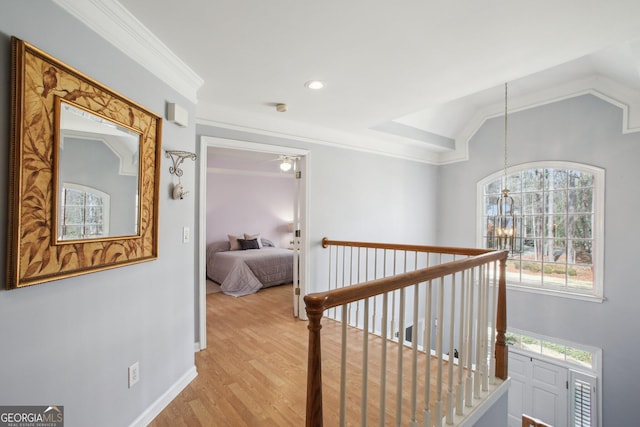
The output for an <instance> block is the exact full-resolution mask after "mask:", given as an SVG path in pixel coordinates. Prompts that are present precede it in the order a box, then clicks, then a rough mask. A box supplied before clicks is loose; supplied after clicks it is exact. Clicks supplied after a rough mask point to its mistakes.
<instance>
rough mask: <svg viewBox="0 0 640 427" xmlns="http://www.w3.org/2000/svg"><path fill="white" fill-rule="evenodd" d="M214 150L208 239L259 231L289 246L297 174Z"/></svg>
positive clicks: (209, 183) (210, 162)
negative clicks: (267, 167)
mask: <svg viewBox="0 0 640 427" xmlns="http://www.w3.org/2000/svg"><path fill="white" fill-rule="evenodd" d="M209 151H210V152H211V153H210V155H209V160H208V163H207V210H206V212H207V220H206V221H207V230H206V233H207V242H217V241H222V240H227V235H228V234H232V235H235V236H242V235H243V234H244V233H248V234H257V233H260V236H261V237H263V238H266V239H269V240H271V241H272V242H273V243H274V244H275V245H276V246H277V247H280V248H286V247H289V242H290V241H291V238H292V233H291V232H289V228H288V224H289V223H290V222H291V221H292V220H293V198H294V191H295V181H294V178H293V174H291V173H289V174H284V173H281V172H278V170H279V169H278V163H277V162H270V163H268V164H267V165H268V166H270V168H269V169H271V170H268V169H266V168H264V167H262V168H260V169H258V168H257V165H256V164H255V162H246V161H245V162H242V161H240V162H238V160H237V159H231V158H228V157H225V156H224V155H216V152H215V150H212V149H209Z"/></svg>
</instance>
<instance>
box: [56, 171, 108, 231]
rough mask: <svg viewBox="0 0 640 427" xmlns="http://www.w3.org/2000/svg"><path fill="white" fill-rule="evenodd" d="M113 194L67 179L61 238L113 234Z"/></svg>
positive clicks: (64, 188)
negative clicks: (111, 207)
mask: <svg viewBox="0 0 640 427" xmlns="http://www.w3.org/2000/svg"><path fill="white" fill-rule="evenodd" d="M109 208H110V196H109V195H108V194H107V193H104V192H102V191H100V190H97V189H95V188H92V187H87V186H84V185H77V184H70V183H64V184H63V185H62V194H61V197H60V212H61V214H60V216H59V218H60V224H59V225H60V226H59V227H58V230H59V233H60V235H59V236H58V239H59V240H75V239H87V238H100V237H104V236H107V235H108V234H109Z"/></svg>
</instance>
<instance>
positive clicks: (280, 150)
mask: <svg viewBox="0 0 640 427" xmlns="http://www.w3.org/2000/svg"><path fill="white" fill-rule="evenodd" d="M210 149H220V150H230V151H231V152H233V153H234V155H238V156H243V155H246V156H247V157H250V156H259V155H261V154H263V155H270V156H271V158H272V159H277V158H278V156H286V157H287V158H290V159H292V160H293V161H292V166H293V168H294V176H295V177H296V182H295V186H294V187H295V190H294V194H293V195H292V199H293V202H292V203H293V206H292V208H293V209H292V212H293V218H292V223H291V224H289V226H290V227H291V229H292V232H293V237H292V241H291V246H290V248H291V249H292V250H293V251H294V278H293V287H292V288H293V295H292V312H293V315H294V317H299V318H301V319H303V320H306V313H305V312H304V308H303V307H304V306H303V302H302V298H303V297H304V295H305V294H306V284H307V282H308V277H307V276H308V271H309V270H308V260H307V257H306V254H307V253H308V240H307V236H308V232H307V230H308V223H307V209H308V199H309V197H308V194H309V193H308V185H307V182H308V181H307V179H306V177H307V174H308V162H307V157H308V151H307V150H302V149H298V148H291V147H283V146H276V145H267V144H258V143H252V142H246V141H240V140H231V139H225V138H217V137H210V136H201V137H200V151H199V156H200V158H199V174H200V182H199V220H198V226H199V232H198V246H197V247H198V265H199V267H198V277H199V280H198V281H199V283H198V286H197V290H196V299H197V301H196V302H197V304H196V306H197V310H196V316H197V318H196V329H197V330H196V334H195V335H196V343H195V349H196V351H199V350H204V349H205V348H206V347H207V342H206V336H207V332H206V311H207V310H206V296H207V290H206V287H207V283H206V282H207V277H206V246H207V232H206V230H207V224H206V222H207V172H208V164H207V157H208V153H209V151H210Z"/></svg>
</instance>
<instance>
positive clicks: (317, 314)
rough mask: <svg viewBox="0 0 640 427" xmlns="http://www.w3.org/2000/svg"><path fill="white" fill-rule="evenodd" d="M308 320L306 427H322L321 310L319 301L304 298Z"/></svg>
mask: <svg viewBox="0 0 640 427" xmlns="http://www.w3.org/2000/svg"><path fill="white" fill-rule="evenodd" d="M304 302H305V304H306V311H307V317H308V319H309V325H308V326H307V328H308V329H309V350H308V358H309V359H308V363H307V409H306V410H307V412H306V426H307V427H322V355H321V352H320V329H321V328H322V324H321V320H322V313H323V310H322V308H321V301H318V300H313V299H307V297H305V298H304Z"/></svg>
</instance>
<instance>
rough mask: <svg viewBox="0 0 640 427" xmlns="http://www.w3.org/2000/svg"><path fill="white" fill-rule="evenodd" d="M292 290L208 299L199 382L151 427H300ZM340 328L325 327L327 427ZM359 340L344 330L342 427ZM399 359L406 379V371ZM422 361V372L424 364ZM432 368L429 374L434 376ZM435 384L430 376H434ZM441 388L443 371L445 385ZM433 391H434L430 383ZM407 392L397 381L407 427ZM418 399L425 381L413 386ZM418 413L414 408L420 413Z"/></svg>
mask: <svg viewBox="0 0 640 427" xmlns="http://www.w3.org/2000/svg"><path fill="white" fill-rule="evenodd" d="M291 294H292V289H291V286H290V285H283V286H277V287H272V288H267V289H263V290H261V291H260V292H258V293H256V294H253V295H247V296H244V297H241V298H234V297H230V296H227V295H224V294H222V293H213V294H209V295H207V342H208V343H209V347H208V348H207V349H206V350H204V351H201V352H198V353H196V355H195V360H196V368H197V370H198V376H197V377H196V378H195V379H194V380H193V381H192V382H191V384H189V385H188V386H187V387H186V388H185V389H184V390H183V391H182V392H181V393H180V394H179V395H178V396H177V397H176V398H175V399H174V400H173V401H172V402H171V403H170V404H169V405H168V406H167V408H165V410H164V411H162V412H161V413H160V414H159V415H158V416H157V417H156V419H155V420H153V422H152V423H151V424H150V426H152V427H165V426H171V427H175V426H188V427H199V426H203V427H211V426H216V427H217V426H233V427H240V426H249V427H253V426H260V427H262V426H278V427H282V426H295V427H299V426H303V425H304V423H305V400H306V379H307V373H306V370H307V345H308V330H307V322H305V321H300V320H297V319H294V318H293V315H292V307H291ZM340 329H341V328H340V325H339V324H338V323H336V322H333V321H331V320H329V319H324V320H323V329H322V340H323V350H322V351H323V357H322V358H323V381H324V387H323V402H324V407H325V410H324V420H325V425H327V426H333V425H338V424H339V422H338V421H339V402H338V399H339V395H340V388H339V372H340V368H339V357H340ZM362 340H363V333H362V332H361V331H357V330H354V329H351V328H349V335H348V354H349V358H348V361H347V363H348V367H347V373H348V380H347V384H348V387H347V393H348V394H347V396H348V397H347V399H348V403H347V407H348V410H349V414H348V420H347V424H348V425H360V406H361V399H362V397H361V393H360V385H361V383H362V379H361V376H362ZM382 343H383V341H382V340H381V339H380V338H377V337H375V338H370V339H369V344H370V354H371V358H370V361H369V380H368V386H369V394H368V399H367V407H368V409H369V414H368V415H367V419H368V421H369V423H370V424H371V425H378V419H379V397H380V396H379V395H380V387H381V384H380V372H381V369H382V367H381V363H380V357H379V355H380V353H381V348H382ZM409 353H410V352H409V351H403V354H402V357H403V360H404V369H403V370H404V371H405V372H408V371H407V370H408V369H410V366H411V363H410V359H409ZM387 355H388V361H387V364H386V367H385V372H387V383H386V391H387V393H386V399H385V405H386V410H385V419H386V420H387V421H386V422H387V423H391V420H392V418H393V417H395V414H396V411H397V410H396V397H395V395H396V383H397V378H396V375H395V374H394V372H395V371H396V366H397V359H398V350H397V344H395V343H388V347H387ZM427 363H428V362H427V358H426V356H424V357H422V358H421V362H420V366H422V367H423V370H424V367H425V366H426V364H427ZM434 369H435V365H433V366H431V370H432V372H434ZM433 376H434V377H435V375H433ZM444 381H446V369H445V378H444ZM431 387H432V389H434V387H435V384H434V381H432V384H431ZM410 390H411V384H410V382H409V375H408V374H406V373H405V376H404V378H403V380H402V399H403V408H402V418H403V424H406V423H408V421H409V420H410V417H411V414H410V413H409V408H410V406H411V405H410V404H409V397H410V396H409V394H410ZM418 390H419V394H420V396H423V395H424V392H423V390H424V379H423V378H422V379H421V380H420V382H419V384H418ZM432 393H435V391H432ZM423 406H424V403H423V400H422V401H420V403H419V405H418V411H419V413H421V412H422V407H423Z"/></svg>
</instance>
